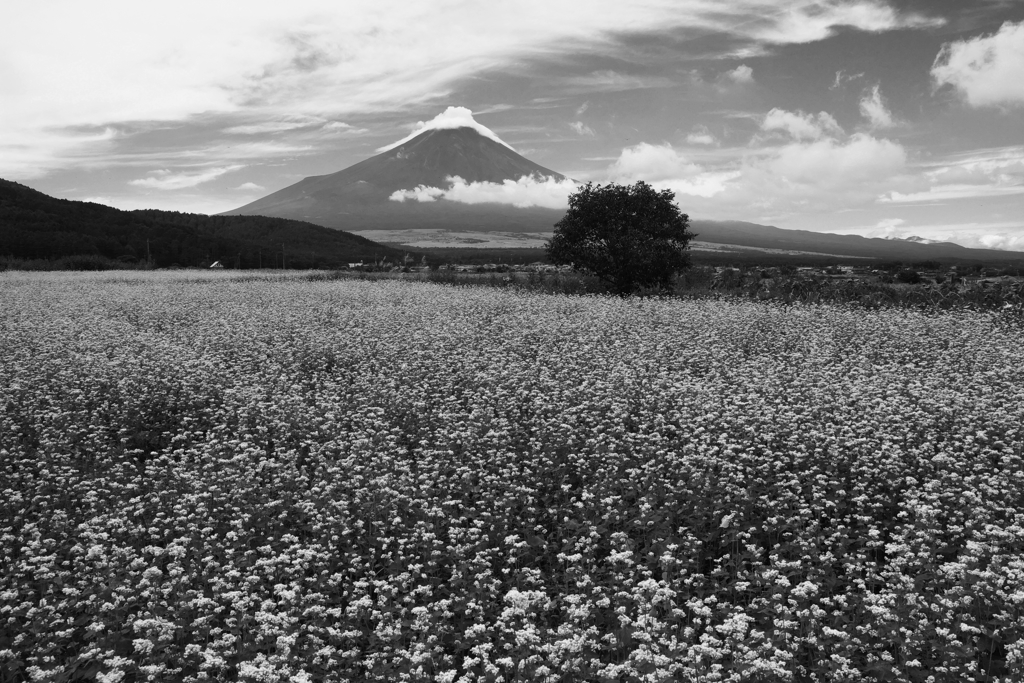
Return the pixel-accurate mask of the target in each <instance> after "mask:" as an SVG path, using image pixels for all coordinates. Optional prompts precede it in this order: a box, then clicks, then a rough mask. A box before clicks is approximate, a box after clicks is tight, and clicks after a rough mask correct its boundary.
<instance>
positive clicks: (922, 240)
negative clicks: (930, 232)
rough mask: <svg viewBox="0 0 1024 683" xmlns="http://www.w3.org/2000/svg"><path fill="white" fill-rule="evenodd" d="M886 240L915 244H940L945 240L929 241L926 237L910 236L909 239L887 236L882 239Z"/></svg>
mask: <svg viewBox="0 0 1024 683" xmlns="http://www.w3.org/2000/svg"><path fill="white" fill-rule="evenodd" d="M882 239H886V240H900V241H903V242H916V243H917V244H942V243H943V242H945V240H930V239H928V238H927V237H918V236H917V235H911V236H909V237H894V236H891V235H890V236H888V237H883V238H882Z"/></svg>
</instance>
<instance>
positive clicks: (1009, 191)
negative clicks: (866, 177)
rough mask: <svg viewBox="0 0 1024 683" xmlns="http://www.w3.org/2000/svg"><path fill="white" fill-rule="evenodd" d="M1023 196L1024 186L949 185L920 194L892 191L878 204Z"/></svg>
mask: <svg viewBox="0 0 1024 683" xmlns="http://www.w3.org/2000/svg"><path fill="white" fill-rule="evenodd" d="M1015 194H1024V186H1022V185H1011V186H999V185H967V184H949V185H935V186H932V187H930V188H928V189H927V190H924V191H922V192H909V193H903V192H896V191H892V192H889V193H887V194H883V195H882V196H881V197H879V199H878V201H880V202H891V203H893V204H912V203H917V202H946V201H949V200H951V199H970V198H973V197H1005V196H1007V195H1015Z"/></svg>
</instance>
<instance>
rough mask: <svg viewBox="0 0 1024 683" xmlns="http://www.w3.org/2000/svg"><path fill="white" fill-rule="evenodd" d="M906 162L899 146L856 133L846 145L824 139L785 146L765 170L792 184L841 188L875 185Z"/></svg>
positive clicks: (891, 174)
mask: <svg viewBox="0 0 1024 683" xmlns="http://www.w3.org/2000/svg"><path fill="white" fill-rule="evenodd" d="M906 162H907V154H906V151H905V150H904V149H903V147H902V146H901V145H900V144H898V143H896V142H892V141H891V140H885V139H878V138H874V137H872V136H870V135H866V134H864V133H855V134H853V135H852V136H850V139H849V140H847V141H846V142H838V141H836V140H833V139H824V140H815V141H814V142H798V143H793V144H789V145H785V146H783V147H781V148H779V149H778V150H777V151H776V152H775V154H774V155H773V157H772V158H771V159H770V161H769V162H768V163H767V164H766V165H765V168H767V169H769V170H771V171H772V172H773V173H776V174H778V175H779V177H780V178H784V179H786V180H787V181H788V182H790V183H795V184H799V185H804V186H807V187H818V188H841V187H850V186H858V185H863V186H868V185H872V184H874V183H877V182H878V181H879V180H881V179H884V178H888V177H891V176H893V175H895V174H896V173H898V172H901V171H902V170H903V169H904V167H905V166H906Z"/></svg>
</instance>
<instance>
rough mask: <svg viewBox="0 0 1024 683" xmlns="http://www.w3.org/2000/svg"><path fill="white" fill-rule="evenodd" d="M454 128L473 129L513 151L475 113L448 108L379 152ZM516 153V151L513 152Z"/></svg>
mask: <svg viewBox="0 0 1024 683" xmlns="http://www.w3.org/2000/svg"><path fill="white" fill-rule="evenodd" d="M454 128H472V129H473V130H475V131H476V132H478V133H480V134H481V135H483V136H484V137H487V138H490V139H491V140H494V141H495V142H497V143H499V144H502V145H505V146H506V147H508V148H509V149H512V145H510V144H508V143H507V142H505V141H504V140H502V139H501V138H499V137H498V136H497V135H496V134H495V133H494V131H493V130H491V129H490V128H488V127H487V126H484V125H482V124H480V123H477V121H476V119H474V118H473V112H471V111H470V110H469V109H467V108H466V107H448V108H447V109H445V110H444V111H443V112H441V113H440V114H438V115H437V116H435V117H434V118H432V119H430V120H429V121H426V122H424V121H418V122H417V123H416V126H415V127H414V128H413V131H412V132H411V133H409V134H408V135H406V136H405V137H404V138H402V139H401V140H399V141H398V142H392V143H391V144H390V145H384V146H383V147H380V148H378V149H377V151H378V152H386V151H388V150H389V149H394V148H395V147H398V146H399V145H402V144H405V143H406V142H409V140H412V139H413V138H414V137H416V136H417V135H419V134H421V133H423V132H424V131H428V130H451V129H454ZM513 151H515V150H513Z"/></svg>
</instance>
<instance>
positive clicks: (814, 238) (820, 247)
mask: <svg viewBox="0 0 1024 683" xmlns="http://www.w3.org/2000/svg"><path fill="white" fill-rule="evenodd" d="M691 230H692V231H693V232H695V233H697V239H698V240H701V241H703V242H712V243H716V244H731V245H738V246H744V247H756V248H760V249H778V250H790V251H803V252H813V253H818V254H833V255H842V256H861V257H868V258H875V259H881V260H888V261H929V260H951V259H955V260H975V261H996V262H1006V261H1021V260H1024V252H1019V251H1000V250H997V249H969V248H967V247H961V246H960V245H959V244H954V243H952V242H928V243H925V242H917V241H914V240H890V239H885V238H881V237H861V236H860V235H837V234H835V233H829V232H812V231H810V230H785V229H783V228H776V227H774V226H770V225H758V224H757V223H747V222H744V221H703V220H695V221H692V222H691Z"/></svg>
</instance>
